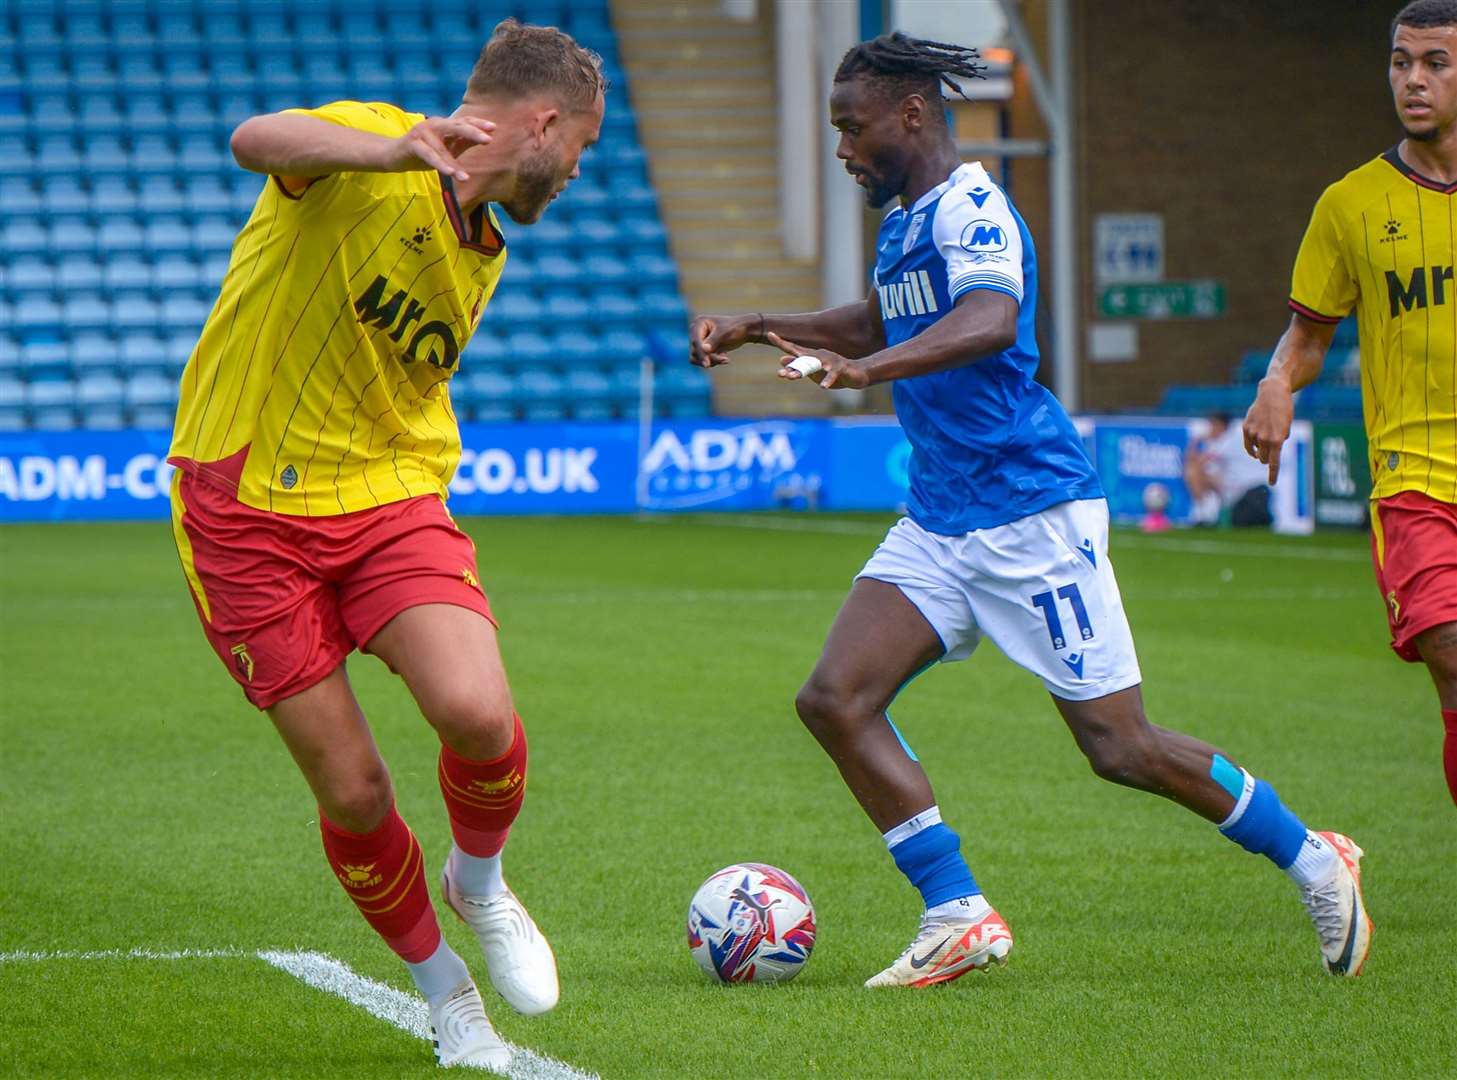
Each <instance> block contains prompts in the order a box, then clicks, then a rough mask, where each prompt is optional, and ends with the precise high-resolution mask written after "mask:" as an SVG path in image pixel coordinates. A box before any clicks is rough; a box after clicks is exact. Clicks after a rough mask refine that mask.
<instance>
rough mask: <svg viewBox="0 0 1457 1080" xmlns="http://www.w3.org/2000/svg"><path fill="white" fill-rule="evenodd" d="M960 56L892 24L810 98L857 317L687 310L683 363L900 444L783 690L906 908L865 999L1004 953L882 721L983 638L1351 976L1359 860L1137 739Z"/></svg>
mask: <svg viewBox="0 0 1457 1080" xmlns="http://www.w3.org/2000/svg"><path fill="white" fill-rule="evenodd" d="M981 71H982V66H981V65H980V63H979V62H978V57H977V53H976V51H975V50H973V49H966V48H962V47H960V46H956V45H947V44H943V43H940V42H932V41H921V40H917V39H915V38H911V37H908V36H906V35H904V34H901V33H893V34H888V35H884V36H882V37H879V38H876V39H874V40H873V41H867V42H862V43H861V44H859V45H856V46H855V47H854V48H852V49H850V50H849V52H847V53H846V54H845V57H844V59H843V60H842V61H841V63H840V66H839V68H838V70H837V72H836V74H835V80H834V86H833V88H832V92H831V95H830V122H831V123H832V124H833V125H834V126H835V128H836V129H837V130H838V131H839V132H840V140H839V144H838V149H837V155H838V157H839V158H840V160H841V161H843V162H844V165H845V169H846V171H847V172H849V173H850V175H851V176H853V177H854V178H855V181H856V183H858V184H860V186H861V187H862V188H864V190H865V194H866V199H867V201H868V202H869V204H870V205H871V206H874V207H880V206H883V205H885V204H886V203H889V202H892V201H893V202H894V205H893V206H892V208H891V210H890V211H889V212H888V213H887V214H886V216H885V219H884V221H883V222H882V224H881V227H880V234H879V237H878V238H877V243H876V262H875V271H874V278H873V283H872V288H871V289H870V290H869V292H868V293H867V296H866V299H865V301H864V302H857V303H853V304H847V305H844V306H841V307H837V308H831V309H828V310H825V311H816V312H811V313H807V314H799V315H773V314H763V313H759V312H755V313H752V314H746V315H736V316H716V315H710V316H700V317H698V318H697V319H695V320H694V322H693V326H692V329H691V332H690V341H691V350H692V356H691V359H692V361H693V362H694V363H696V364H699V365H700V366H703V367H712V366H715V365H717V364H721V363H725V362H727V360H728V355H727V354H728V353H729V352H730V351H731V350H733V349H735V348H737V347H738V346H740V345H743V344H746V343H748V342H753V341H759V342H767V343H769V344H771V345H774V346H776V347H778V348H780V349H782V350H783V352H784V354H785V355H784V357H783V360H782V366H781V368H780V370H779V375H780V376H781V377H782V378H785V379H795V380H797V379H804V378H808V379H812V380H813V381H815V382H817V383H818V384H819V385H820V386H821V387H823V388H826V389H829V388H833V387H856V388H863V387H866V386H870V385H872V384H874V383H880V382H891V383H892V395H893V399H894V402H895V411H896V416H897V417H898V418H899V420H900V423H901V425H902V427H903V428H904V429H905V433H906V438H907V439H908V440H909V442H910V444H911V463H910V492H909V495H908V498H907V509H906V515H905V516H904V517H903V518H902V519H901V520H899V521H898V522H896V524H895V525H894V526H892V528H891V529H890V531H889V533H887V535H886V537H885V539H884V541H882V543H881V544H880V546H879V547H878V548H877V549H876V551H875V552H874V553H873V554H872V555H871V557H870V559H869V561H868V562H867V563H866V564H865V566H864V568H863V569H862V570H861V571H860V573H859V574H858V575H857V576H856V578H855V581H854V584H853V585H852V586H851V589H850V594H849V596H848V597H847V598H846V600H845V603H844V605H843V606H842V607H841V609H840V612H839V614H838V615H837V616H836V618H835V621H834V624H833V625H832V626H831V627H830V631H829V635H828V637H827V638H826V641H825V646H824V650H823V652H822V653H821V655H820V659H819V661H818V663H817V664H816V665H815V668H814V670H813V672H811V674H810V676H809V679H808V680H807V681H806V682H805V684H804V686H803V687H802V688H801V689H800V691H799V694H798V696H797V697H796V699H795V707H796V709H797V711H798V713H799V716H800V718H801V720H803V722H804V724H805V725H806V727H808V728H809V730H810V731H811V732H812V733H813V734H814V736H815V738H816V739H817V740H818V741H819V743H820V745H821V746H823V747H824V749H825V751H826V752H827V753H828V754H829V755H830V757H831V758H832V759H833V760H834V762H835V764H836V766H837V767H838V768H839V770H840V774H841V776H842V777H843V778H844V780H845V782H846V784H847V785H848V786H849V788H850V791H851V793H852V794H853V795H854V796H855V798H856V800H857V801H858V802H859V803H860V805H861V807H862V808H863V809H864V811H865V813H866V814H867V815H868V816H869V817H870V819H871V820H872V821H873V822H874V823H875V826H876V828H878V829H879V830H880V831H881V833H882V835H883V837H884V839H885V842H886V845H887V847H888V848H889V851H890V855H891V857H892V859H893V861H894V862H895V865H896V866H897V868H898V869H900V871H901V872H902V873H903V874H905V876H906V878H907V879H908V880H909V881H910V882H911V884H912V885H914V886H915V887H916V889H917V890H918V891H919V892H920V894H921V898H922V900H923V902H924V910H923V912H922V916H921V923H920V927H919V929H918V931H917V933H916V934H915V936H914V938H913V940H912V941H911V944H910V945H909V947H907V948H906V950H905V951H904V952H903V953H901V955H900V956H899V957H898V958H897V959H896V960H894V961H893V962H892V963H891V964H890V965H889V966H888V967H886V968H885V969H884V970H883V971H881V972H879V973H878V974H876V975H874V976H872V977H871V978H870V979H869V980H868V981H867V982H866V985H867V986H871V987H883V986H930V985H934V984H937V983H943V982H949V981H951V980H953V979H956V978H959V977H960V976H962V975H964V974H966V973H967V972H970V971H974V970H977V969H979V968H984V967H986V966H987V965H989V964H991V963H1002V962H1005V960H1006V958H1007V955H1008V953H1009V952H1010V950H1011V947H1012V934H1011V931H1010V930H1009V929H1008V927H1007V924H1006V922H1005V921H1004V920H1003V919H1002V917H1001V916H1000V915H999V914H998V913H997V911H996V910H995V909H993V908H992V906H991V905H990V904H989V903H988V902H987V900H986V898H985V896H984V895H983V894H982V890H981V887H980V886H979V885H978V884H977V882H976V880H975V878H974V877H973V876H972V873H971V870H970V868H969V866H968V864H967V861H966V859H965V857H964V856H963V854H962V851H961V841H960V837H959V836H958V835H957V834H956V833H955V832H954V831H953V830H952V829H951V827H950V826H949V825H948V824H946V823H945V822H944V821H942V819H941V811H940V808H939V806H938V805H937V803H936V799H935V796H934V794H933V793H932V790H931V785H930V783H929V781H928V780H927V778H926V774H925V772H924V771H923V770H922V768H921V765H920V762H919V761H918V760H917V758H916V756H915V754H914V752H913V751H912V750H911V748H910V746H909V745H908V744H907V743H906V741H905V740H904V739H903V738H902V737H901V735H900V733H899V732H898V731H897V730H896V728H895V725H894V724H893V723H891V721H890V716H889V714H888V712H887V710H888V709H889V707H890V704H891V702H892V701H893V700H894V698H895V696H896V694H897V693H898V692H899V691H900V690H901V688H902V687H904V686H905V684H906V683H907V682H909V681H910V680H911V679H912V678H914V677H915V676H916V675H917V674H919V673H920V672H921V671H923V670H925V669H926V668H928V667H929V666H931V665H932V664H934V663H936V662H937V661H951V660H961V659H965V658H966V657H968V656H970V655H971V653H972V652H973V651H974V650H975V649H976V647H977V645H978V644H979V643H980V641H981V639H982V638H983V637H988V638H990V639H991V640H992V641H993V642H994V643H995V644H996V645H997V646H998V647H999V648H1000V649H1002V651H1003V652H1005V653H1006V654H1007V655H1008V656H1009V657H1010V658H1011V659H1012V660H1014V661H1015V662H1016V663H1018V664H1019V665H1021V666H1022V667H1024V668H1026V669H1027V670H1028V671H1030V672H1032V673H1033V674H1035V675H1037V676H1038V677H1039V678H1040V679H1041V680H1042V682H1043V685H1044V686H1045V687H1046V688H1047V690H1048V692H1049V693H1050V694H1051V695H1052V699H1053V703H1054V704H1055V706H1056V707H1057V709H1058V711H1059V713H1061V715H1062V718H1063V720H1064V721H1065V722H1066V724H1067V726H1068V728H1069V729H1070V730H1071V732H1072V735H1073V738H1074V740H1075V741H1076V742H1077V744H1078V748H1079V749H1080V750H1082V751H1083V753H1084V754H1085V755H1086V756H1087V758H1088V761H1089V763H1090V764H1091V766H1092V768H1093V771H1094V772H1095V773H1097V774H1098V775H1099V776H1100V777H1103V778H1104V779H1106V780H1111V781H1113V782H1114V783H1118V784H1123V785H1126V786H1128V787H1134V788H1138V789H1140V790H1143V791H1149V792H1152V793H1154V794H1157V795H1162V796H1164V797H1165V798H1168V799H1171V800H1173V801H1174V802H1177V803H1179V804H1180V805H1182V806H1184V807H1187V808H1188V809H1190V810H1192V811H1194V812H1195V813H1197V814H1199V815H1201V816H1202V817H1205V818H1207V819H1208V820H1210V821H1212V822H1214V823H1216V824H1217V825H1218V826H1219V829H1220V831H1221V832H1222V833H1223V834H1224V835H1225V836H1227V837H1228V838H1230V839H1231V840H1233V841H1235V842H1236V843H1238V844H1240V845H1241V846H1243V847H1244V848H1246V849H1247V850H1249V851H1251V852H1254V853H1257V854H1261V855H1264V856H1266V857H1267V858H1269V859H1270V860H1271V861H1272V862H1273V863H1275V865H1276V866H1278V867H1280V868H1281V869H1283V870H1284V871H1285V872H1286V873H1287V874H1288V875H1289V876H1290V877H1291V878H1292V879H1293V880H1294V881H1295V883H1296V885H1297V886H1298V888H1299V892H1300V897H1301V900H1302V902H1303V903H1304V905H1305V907H1306V910H1307V911H1308V913H1309V915H1310V917H1311V920H1312V921H1313V923H1314V924H1315V928H1316V931H1317V935H1318V937H1319V939H1320V950H1321V956H1322V962H1323V964H1324V966H1325V968H1326V970H1328V971H1330V972H1332V973H1334V974H1338V975H1355V974H1358V973H1359V972H1360V971H1361V968H1362V965H1363V963H1364V962H1365V959H1366V955H1367V952H1368V951H1369V948H1370V942H1371V937H1372V932H1373V931H1372V924H1371V920H1370V917H1369V915H1368V914H1367V912H1366V908H1365V902H1364V899H1363V898H1362V895H1361V888H1360V857H1361V855H1362V854H1363V853H1362V851H1361V849H1360V848H1359V847H1357V846H1356V845H1355V844H1354V843H1353V842H1352V841H1350V840H1349V839H1348V838H1347V837H1345V836H1342V835H1340V834H1339V833H1333V832H1320V833H1317V832H1313V831H1311V830H1309V829H1307V828H1306V827H1305V825H1304V824H1303V823H1302V822H1301V821H1300V819H1299V818H1297V817H1296V816H1295V815H1294V814H1293V813H1291V812H1290V811H1289V810H1288V809H1287V808H1286V807H1285V806H1284V804H1283V803H1282V802H1281V801H1280V798H1279V796H1278V795H1276V793H1275V791H1274V789H1273V788H1272V787H1271V786H1270V785H1269V784H1268V783H1266V782H1265V781H1263V780H1257V779H1256V778H1255V777H1253V776H1252V775H1251V774H1250V773H1249V772H1248V771H1246V770H1245V769H1243V768H1241V767H1240V766H1238V765H1237V764H1235V763H1234V761H1233V760H1232V759H1231V758H1230V757H1229V755H1227V754H1225V753H1223V752H1222V751H1220V750H1217V749H1215V748H1214V747H1211V746H1209V745H1207V744H1205V743H1203V742H1201V741H1199V740H1197V739H1194V738H1191V737H1190V736H1187V735H1182V734H1179V733H1178V732H1175V731H1170V730H1168V729H1166V728H1162V727H1157V726H1155V725H1153V724H1150V723H1149V721H1148V719H1147V717H1146V716H1145V715H1144V710H1143V700H1142V696H1141V692H1140V684H1141V683H1142V675H1141V673H1140V672H1139V668H1138V661H1137V658H1136V656H1135V653H1134V648H1133V638H1132V634H1131V633H1130V631H1129V627H1128V620H1127V617H1126V615H1125V614H1124V611H1123V603H1122V599H1121V598H1120V596H1119V593H1118V584H1117V581H1116V579H1115V577H1114V574H1113V567H1112V564H1111V562H1110V560H1109V558H1108V507H1107V502H1106V500H1105V499H1104V497H1103V491H1102V489H1101V487H1100V485H1099V483H1098V479H1097V475H1096V473H1095V472H1094V471H1093V467H1092V465H1091V463H1090V462H1089V460H1088V457H1087V454H1086V453H1085V452H1084V450H1083V445H1082V440H1081V438H1080V437H1079V436H1078V434H1077V431H1076V429H1075V428H1074V426H1073V423H1072V421H1071V420H1070V419H1069V418H1068V415H1067V413H1066V412H1065V411H1064V410H1063V408H1062V406H1061V404H1059V402H1058V401H1057V399H1056V398H1055V397H1053V395H1052V394H1051V393H1050V392H1049V391H1048V390H1047V389H1046V388H1045V387H1043V386H1042V385H1041V384H1039V383H1038V382H1037V381H1036V379H1035V378H1034V376H1035V374H1036V371H1037V366H1038V362H1039V357H1038V350H1037V342H1036V335H1035V318H1036V305H1037V256H1036V250H1035V245H1034V244H1033V241H1032V236H1031V235H1030V234H1029V232H1028V231H1027V226H1026V224H1025V223H1024V222H1023V221H1022V218H1021V215H1019V214H1018V213H1017V210H1016V208H1015V207H1014V206H1013V205H1012V202H1011V200H1010V199H1009V198H1008V196H1007V193H1006V192H1005V191H1004V190H1003V189H1002V188H1001V187H1000V186H998V185H997V184H996V183H995V182H993V180H992V179H991V178H990V177H989V176H988V175H987V172H986V170H985V169H983V168H982V166H981V165H980V164H977V163H975V162H971V163H963V162H962V161H961V160H960V158H959V156H958V154H957V152H956V145H955V141H954V139H953V138H952V135H951V131H950V129H949V127H948V125H947V122H946V111H945V103H944V101H943V99H942V96H941V87H942V85H943V84H944V85H946V86H948V87H950V88H951V89H952V90H955V91H956V92H957V93H960V92H961V91H960V88H959V85H958V84H957V83H956V82H955V81H954V80H955V79H957V78H961V79H966V78H975V77H978V76H979V75H980V74H981Z"/></svg>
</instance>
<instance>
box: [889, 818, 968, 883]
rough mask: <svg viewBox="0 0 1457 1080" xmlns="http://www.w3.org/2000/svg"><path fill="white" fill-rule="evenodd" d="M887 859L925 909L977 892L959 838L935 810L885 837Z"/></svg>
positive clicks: (899, 827)
mask: <svg viewBox="0 0 1457 1080" xmlns="http://www.w3.org/2000/svg"><path fill="white" fill-rule="evenodd" d="M885 843H886V846H887V847H888V848H890V855H891V858H893V859H894V860H895V865H896V867H897V868H899V870H900V872H901V873H902V874H904V875H905V876H906V877H907V879H909V881H910V883H911V884H912V885H914V886H915V887H916V889H917V890H919V892H920V894H921V899H922V900H923V901H925V904H926V907H927V908H928V909H929V908H934V907H936V905H938V904H943V903H945V902H946V901H948V900H956V899H959V898H961V897H963V896H977V895H979V894H980V893H981V889H980V888H978V887H977V884H976V879H975V878H973V877H972V876H971V869H970V868H969V867H968V866H967V865H966V860H965V859H964V858H962V855H961V837H959V836H957V835H956V833H955V832H954V831H953V830H952V829H951V828H950V826H948V825H945V824H943V823H942V821H941V811H940V809H939V808H938V807H935V806H933V807H931V808H930V809H929V810H923V811H921V813H919V814H917V815H916V816H915V817H913V818H911V819H910V820H909V821H904V822H902V823H901V824H899V825H897V826H896V827H895V828H893V829H891V830H890V831H889V832H887V833H886V834H885Z"/></svg>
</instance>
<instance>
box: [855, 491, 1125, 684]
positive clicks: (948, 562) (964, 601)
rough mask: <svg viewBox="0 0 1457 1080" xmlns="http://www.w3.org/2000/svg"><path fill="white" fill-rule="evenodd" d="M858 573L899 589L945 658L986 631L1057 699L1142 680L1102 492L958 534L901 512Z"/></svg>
mask: <svg viewBox="0 0 1457 1080" xmlns="http://www.w3.org/2000/svg"><path fill="white" fill-rule="evenodd" d="M856 577H857V578H862V577H867V578H875V579H876V580H877V581H884V582H887V583H888V584H891V585H895V586H896V587H897V588H899V589H900V590H901V592H902V593H904V594H905V596H906V598H907V599H908V600H910V602H911V603H912V604H914V605H915V606H916V608H917V610H919V611H920V613H921V614H922V615H924V616H925V617H926V621H927V622H929V623H930V624H931V628H932V629H933V630H935V631H936V633H937V635H938V636H939V637H940V638H941V644H942V646H943V647H944V648H945V650H946V651H945V653H944V654H943V655H942V657H941V659H942V660H943V661H951V660H965V659H966V658H967V657H968V656H970V655H971V654H972V652H973V651H975V649H976V647H977V645H978V644H980V643H981V639H982V635H983V634H985V635H986V636H987V637H989V638H991V639H992V641H994V642H996V644H997V647H998V648H1000V649H1001V650H1002V652H1004V653H1006V654H1007V656H1009V657H1010V658H1011V659H1012V660H1013V661H1015V662H1016V663H1017V664H1020V665H1021V666H1022V667H1024V668H1026V669H1027V670H1028V671H1030V672H1032V673H1033V674H1034V675H1036V676H1038V677H1039V678H1040V679H1041V680H1042V682H1043V685H1045V686H1046V687H1047V689H1048V691H1049V692H1051V693H1052V694H1055V695H1056V696H1058V697H1060V698H1066V699H1069V700H1072V701H1086V700H1088V699H1090V698H1097V697H1103V696H1104V695H1105V694H1112V693H1115V692H1117V691H1119V690H1126V689H1128V688H1129V687H1130V686H1137V685H1138V684H1139V683H1140V682H1141V681H1142V676H1141V675H1140V674H1139V670H1138V657H1137V656H1135V655H1134V651H1133V634H1132V632H1131V631H1130V630H1129V629H1128V617H1127V616H1126V615H1125V614H1124V613H1123V598H1122V597H1121V596H1120V595H1119V594H1118V582H1117V581H1116V580H1115V579H1114V577H1113V567H1112V565H1111V564H1110V563H1109V561H1108V504H1107V502H1106V501H1105V500H1103V499H1080V500H1077V501H1074V502H1065V503H1059V504H1058V505H1057V506H1053V507H1050V508H1048V509H1047V510H1044V511H1042V512H1041V513H1038V514H1031V515H1029V516H1028V517H1024V518H1019V519H1018V520H1016V521H1011V522H1008V523H1007V524H1005V525H998V526H995V527H993V528H990V529H977V530H976V531H974V532H969V533H963V534H962V535H960V536H941V535H939V534H937V533H932V532H927V531H926V530H925V529H923V528H921V527H920V526H919V525H917V524H916V523H915V522H914V521H912V520H911V519H910V518H901V520H900V521H898V522H896V523H895V525H893V526H892V527H891V530H890V532H889V533H887V534H886V537H885V539H884V540H883V541H881V544H880V547H878V548H876V549H875V554H873V555H872V556H870V561H869V562H867V563H866V564H865V569H863V570H861V571H860V573H859V574H857V575H856Z"/></svg>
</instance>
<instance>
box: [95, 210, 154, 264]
mask: <svg viewBox="0 0 1457 1080" xmlns="http://www.w3.org/2000/svg"><path fill="white" fill-rule="evenodd" d="M145 236H146V234H145V233H144V232H143V231H142V227H141V226H140V225H138V224H137V223H136V222H134V221H133V220H132V219H131V218H125V217H108V218H105V219H103V220H102V222H101V224H100V226H99V227H98V228H97V230H96V250H97V253H98V254H99V255H100V256H101V257H102V259H107V258H111V257H116V256H127V257H131V256H132V254H133V253H134V252H139V251H141V250H142V246H143V241H144V239H145Z"/></svg>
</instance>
